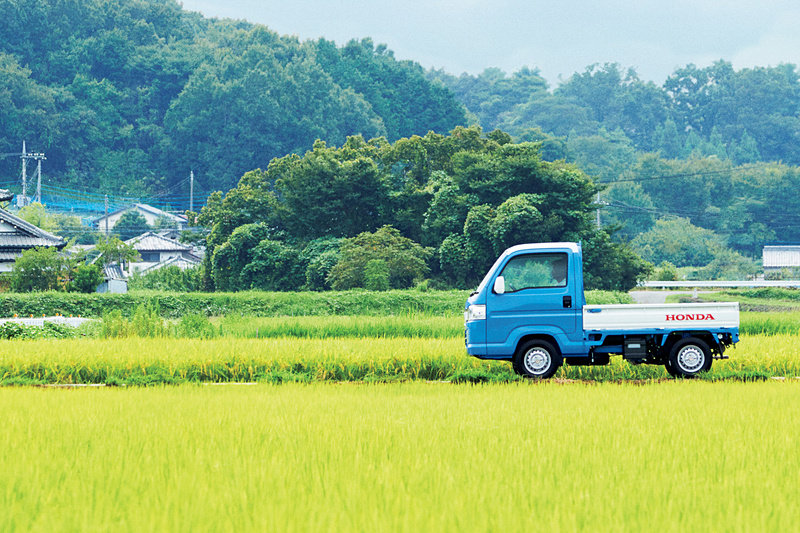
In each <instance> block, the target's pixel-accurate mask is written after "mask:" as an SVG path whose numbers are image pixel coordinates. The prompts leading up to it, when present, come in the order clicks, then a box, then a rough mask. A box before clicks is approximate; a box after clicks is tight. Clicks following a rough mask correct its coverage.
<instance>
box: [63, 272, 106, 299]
mask: <svg viewBox="0 0 800 533" xmlns="http://www.w3.org/2000/svg"><path fill="white" fill-rule="evenodd" d="M102 282H103V270H102V269H101V268H100V267H99V266H98V265H79V266H78V267H77V268H76V269H75V272H74V273H73V275H72V281H70V282H69V286H68V287H67V290H69V291H70V292H83V293H92V292H95V291H96V290H97V286H98V285H100V284H101V283H102Z"/></svg>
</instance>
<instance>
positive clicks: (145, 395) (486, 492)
mask: <svg viewBox="0 0 800 533" xmlns="http://www.w3.org/2000/svg"><path fill="white" fill-rule="evenodd" d="M798 415H800V383H798V382H795V381H786V382H774V381H769V382H763V383H713V384H712V383H707V382H700V381H669V382H663V383H654V384H650V385H648V386H637V385H634V384H630V383H628V384H625V383H623V384H599V385H588V384H584V383H570V384H558V383H552V382H551V383H533V382H527V381H526V382H518V383H512V384H503V385H500V384H488V385H478V386H470V385H450V384H436V383H420V382H414V383H401V384H381V385H375V384H372V385H370V384H345V385H337V384H331V383H327V384H310V385H303V384H290V385H283V386H271V385H255V386H199V385H198V386H183V387H157V388H133V389H124V390H123V389H115V388H110V389H109V388H105V389H92V390H86V389H83V390H54V389H37V388H5V389H2V390H0V420H1V421H2V426H3V431H2V432H0V447H1V448H2V450H3V453H2V454H0V472H2V476H0V509H2V510H3V511H2V512H0V530H2V531H9V532H15V531H25V532H28V531H511V532H513V531H531V530H533V531H608V530H614V531H698V530H699V531H703V530H705V531H708V530H714V531H792V530H795V529H796V528H797V524H798V522H800V506H798V505H797V501H798V499H799V498H800V484H798V483H797V472H798V471H800V447H798V446H796V436H797V435H798V434H799V433H800V416H798Z"/></svg>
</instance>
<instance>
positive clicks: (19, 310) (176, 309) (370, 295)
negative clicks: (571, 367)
mask: <svg viewBox="0 0 800 533" xmlns="http://www.w3.org/2000/svg"><path fill="white" fill-rule="evenodd" d="M467 296H468V292H466V291H418V290H403V291H401V290H395V291H385V292H372V291H364V290H353V291H341V292H334V291H326V292H262V291H247V292H236V293H200V292H191V293H178V292H159V291H141V292H139V291H136V292H130V293H127V294H80V293H63V292H39V293H25V294H17V293H3V294H0V317H12V316H14V315H18V316H30V315H33V316H42V315H48V316H51V315H56V314H62V315H64V316H70V315H72V316H84V317H101V316H103V315H104V314H106V313H108V312H111V311H119V312H120V313H122V316H125V317H131V316H133V314H134V312H135V310H136V308H137V307H139V306H140V305H142V304H147V305H150V306H155V308H156V309H158V312H159V314H160V315H161V316H162V317H164V318H180V317H182V316H184V315H189V314H201V315H206V316H227V315H247V316H298V315H300V316H327V315H373V316H380V315H405V314H428V315H437V316H458V315H460V314H461V313H462V312H463V310H464V301H465V300H466V298H467ZM586 297H587V300H588V301H589V303H594V304H606V303H629V302H630V301H631V299H630V297H629V296H628V295H627V294H625V293H615V292H604V291H589V292H587V294H586Z"/></svg>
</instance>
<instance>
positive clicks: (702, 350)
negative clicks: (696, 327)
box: [665, 337, 712, 378]
mask: <svg viewBox="0 0 800 533" xmlns="http://www.w3.org/2000/svg"><path fill="white" fill-rule="evenodd" d="M711 362H712V358H711V349H710V348H709V347H708V344H706V342H705V341H703V340H702V339H698V338H697V337H689V338H686V339H683V340H680V341H678V342H676V343H675V344H674V345H673V346H672V349H671V350H670V352H669V360H668V361H667V364H666V365H665V366H666V368H667V372H669V373H670V375H672V376H675V377H683V378H693V377H696V376H697V375H698V374H699V373H700V372H706V371H708V370H709V369H710V368H711Z"/></svg>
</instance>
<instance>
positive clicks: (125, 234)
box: [113, 210, 152, 241]
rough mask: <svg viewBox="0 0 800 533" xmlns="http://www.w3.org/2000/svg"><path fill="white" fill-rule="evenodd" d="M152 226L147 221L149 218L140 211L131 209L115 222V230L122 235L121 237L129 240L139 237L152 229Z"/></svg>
mask: <svg viewBox="0 0 800 533" xmlns="http://www.w3.org/2000/svg"><path fill="white" fill-rule="evenodd" d="M151 229H152V228H151V227H150V225H149V224H148V223H147V219H145V218H144V216H142V215H141V213H139V212H138V211H135V210H130V211H125V212H124V213H122V216H120V217H119V220H117V223H116V224H114V228H113V231H114V233H116V234H117V235H119V236H120V239H122V240H123V241H127V240H128V239H132V238H134V237H138V236H139V235H141V234H142V233H145V232H148V231H150V230H151Z"/></svg>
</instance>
